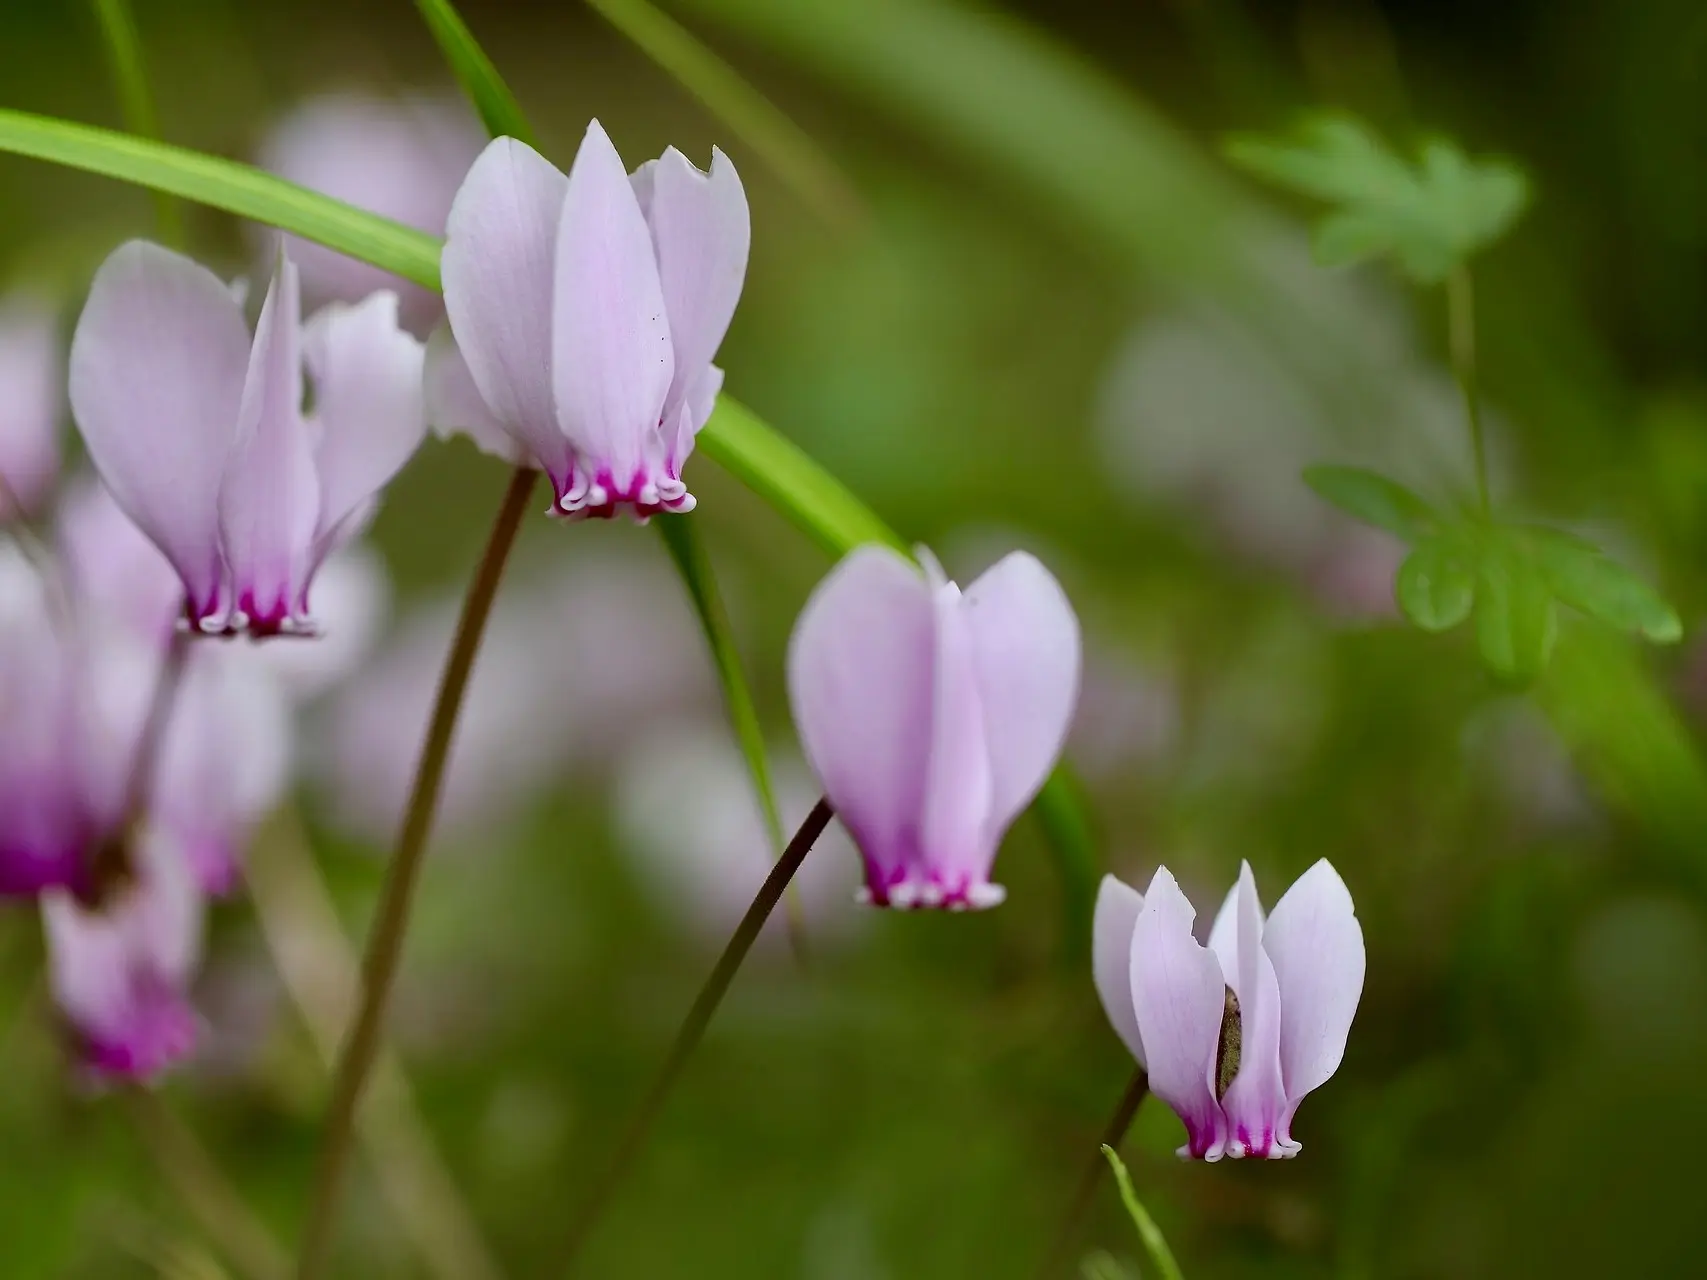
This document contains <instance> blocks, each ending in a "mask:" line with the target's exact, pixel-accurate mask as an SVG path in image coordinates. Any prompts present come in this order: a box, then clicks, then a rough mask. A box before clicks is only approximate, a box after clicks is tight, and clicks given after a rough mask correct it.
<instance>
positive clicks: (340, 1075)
mask: <svg viewBox="0 0 1707 1280" xmlns="http://www.w3.org/2000/svg"><path fill="white" fill-rule="evenodd" d="M537 474H538V473H537V472H535V471H533V470H532V469H531V468H529V467H518V468H516V472H515V474H514V475H513V476H511V477H510V486H509V488H508V489H507V490H506V491H505V493H504V501H503V504H502V505H501V506H500V507H499V508H498V516H497V519H496V520H495V521H494V522H493V524H492V532H491V534H490V535H489V536H488V538H487V540H486V550H485V552H484V553H483V554H482V556H481V559H480V565H479V568H477V569H476V570H475V573H474V580H473V581H472V582H470V583H469V586H468V595H467V596H466V597H465V598H464V599H463V602H462V615H461V617H460V618H458V620H457V625H456V636H455V638H454V639H453V640H452V641H451V648H450V654H449V656H448V657H447V658H446V659H445V669H444V674H443V675H442V676H441V677H440V679H439V692H438V699H437V701H436V702H435V703H434V704H433V715H432V720H431V721H430V722H429V724H428V726H427V737H426V741H425V742H423V743H422V745H421V759H420V763H419V765H418V766H417V767H416V770H415V785H414V789H413V790H412V791H411V792H410V795H409V803H408V807H407V808H406V809H405V810H404V814H403V825H402V829H401V830H400V831H399V833H398V836H397V849H396V852H395V853H394V854H393V855H392V859H391V868H390V871H389V873H388V874H387V876H386V878H385V885H384V887H383V888H382V889H381V891H380V898H379V908H378V912H377V915H376V917H375V919H374V923H373V928H372V930H371V932H370V933H369V934H368V945H367V951H366V953H365V954H364V955H363V957H362V1001H361V1007H360V1008H359V1009H358V1011H357V1013H356V1020H355V1023H354V1025H353V1026H352V1027H351V1029H350V1033H349V1038H348V1039H347V1040H346V1041H345V1043H344V1050H343V1053H342V1055H341V1056H340V1057H339V1059H338V1067H337V1070H336V1071H335V1072H334V1074H333V1077H332V1100H331V1102H330V1103H329V1104H328V1106H327V1112H326V1123H325V1129H324V1132H323V1134H322V1137H321V1146H320V1160H319V1164H318V1167H317V1169H316V1172H315V1179H314V1192H313V1200H312V1202H311V1204H310V1206H309V1212H308V1222H307V1226H306V1227H305V1228H304V1230H303V1235H302V1249H301V1254H300V1256H299V1258H298V1261H297V1276H298V1277H299V1280H314V1278H315V1277H317V1276H320V1275H322V1274H323V1273H324V1271H325V1268H326V1263H327V1259H328V1256H329V1255H330V1252H331V1246H332V1230H333V1226H334V1224H335V1221H336V1218H337V1207H338V1195H339V1191H340V1189H341V1187H342V1185H343V1180H344V1170H345V1166H346V1165H348V1163H349V1154H350V1142H351V1136H352V1134H353V1132H354V1128H355V1116H356V1109H357V1107H358V1106H359V1105H360V1104H361V1098H362V1090H363V1088H364V1087H365V1086H366V1084H367V1080H368V1076H369V1075H370V1073H371V1072H372V1070H373V1064H374V1059H375V1058H376V1057H377V1056H378V1053H379V1045H380V1031H381V1030H382V1028H383V1025H384V1022H385V1011H386V1006H387V1004H388V1002H389V999H390V996H391V987H392V983H393V981H394V980H395V978H396V976H397V962H398V960H399V958H400V957H401V956H402V953H403V938H404V934H405V933H406V931H407V929H408V924H409V908H410V905H411V903H412V902H413V900H414V894H415V885H416V882H417V881H418V880H419V879H420V872H421V855H422V853H423V852H424V851H425V849H426V844H427V835H428V833H429V832H430V831H431V830H432V825H433V816H434V813H435V811H436V810H437V808H438V798H439V786H440V784H441V783H442V782H443V781H444V773H445V764H446V761H447V760H448V758H449V756H450V746H451V739H452V737H453V736H454V735H455V732H456V721H457V715H458V713H459V712H460V711H461V709H462V697H463V693H464V692H465V691H466V689H467V687H468V677H469V674H470V673H471V672H472V671H473V669H474V658H475V655H476V654H477V653H478V652H479V650H480V637H481V633H482V632H483V631H484V630H485V628H486V618H487V616H488V615H489V614H490V613H491V611H492V601H493V599H494V598H495V597H496V596H497V594H498V583H499V580H500V579H501V578H502V577H503V574H504V563H505V561H506V560H508V559H509V555H510V548H511V546H513V545H514V543H515V540H516V533H517V531H518V530H519V529H520V527H521V521H522V516H523V514H524V513H525V512H526V510H527V506H528V502H529V495H530V494H531V493H532V492H533V486H534V479H535V477H536V475H537Z"/></svg>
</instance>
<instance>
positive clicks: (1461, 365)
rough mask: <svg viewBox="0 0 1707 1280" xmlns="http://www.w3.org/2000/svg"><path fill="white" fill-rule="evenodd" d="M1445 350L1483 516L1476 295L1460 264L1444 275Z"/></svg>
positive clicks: (1484, 458)
mask: <svg viewBox="0 0 1707 1280" xmlns="http://www.w3.org/2000/svg"><path fill="white" fill-rule="evenodd" d="M1446 333H1447V349H1448V351H1449V352H1450V353H1451V356H1452V376H1453V377H1454V378H1456V379H1457V381H1458V391H1459V394H1460V395H1462V396H1463V397H1464V421H1465V423H1466V424H1467V425H1468V426H1469V428H1470V449H1471V451H1472V453H1474V455H1475V459H1476V500H1477V502H1478V503H1479V504H1480V506H1481V510H1482V515H1483V517H1484V518H1485V517H1487V516H1488V515H1489V514H1490V513H1491V511H1492V504H1491V503H1490V501H1489V499H1488V450H1487V444H1486V442H1485V440H1484V439H1483V435H1482V400H1481V395H1480V393H1479V392H1478V391H1477V388H1476V294H1475V290H1474V289H1473V288H1472V287H1471V284H1470V268H1469V267H1466V266H1464V265H1463V264H1462V263H1460V264H1459V265H1458V266H1456V267H1454V268H1453V269H1452V273H1451V274H1450V275H1449V276H1447V277H1446Z"/></svg>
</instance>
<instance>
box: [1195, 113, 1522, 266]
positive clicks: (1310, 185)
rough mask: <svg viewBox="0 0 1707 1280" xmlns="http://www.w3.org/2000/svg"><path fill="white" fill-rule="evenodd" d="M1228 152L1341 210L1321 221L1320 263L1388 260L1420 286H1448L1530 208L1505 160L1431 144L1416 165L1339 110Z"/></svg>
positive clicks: (1237, 140) (1236, 144)
mask: <svg viewBox="0 0 1707 1280" xmlns="http://www.w3.org/2000/svg"><path fill="white" fill-rule="evenodd" d="M1226 153H1227V156H1228V158H1229V159H1230V160H1232V161H1233V163H1235V164H1237V165H1239V166H1240V167H1241V168H1244V169H1246V170H1249V171H1250V172H1251V173H1254V174H1256V175H1257V176H1258V177H1261V178H1264V179H1266V180H1267V181H1269V182H1272V183H1274V184H1275V185H1276V186H1279V187H1283V188H1285V189H1287V190H1289V191H1295V192H1298V193H1299V194H1301V195H1306V196H1311V197H1314V198H1315V199H1318V200H1323V201H1326V202H1327V203H1329V204H1331V205H1333V206H1335V207H1334V209H1333V210H1332V211H1331V212H1330V213H1328V214H1326V215H1324V216H1323V218H1322V219H1321V221H1320V222H1318V223H1317V225H1316V231H1315V249H1316V256H1317V258H1318V259H1319V260H1320V261H1321V262H1323V263H1324V264H1327V265H1330V266H1337V265H1341V264H1347V263H1353V262H1362V261H1364V260H1366V259H1369V258H1380V257H1385V258H1391V259H1392V260H1393V262H1394V263H1395V264H1396V265H1397V266H1398V267H1399V269H1400V270H1401V271H1403V272H1404V273H1405V274H1406V275H1407V276H1409V277H1410V278H1411V279H1413V280H1415V281H1417V282H1418V283H1419V284H1436V283H1439V282H1440V281H1442V280H1444V279H1445V278H1446V277H1447V276H1448V275H1449V274H1450V273H1451V272H1452V270H1453V268H1455V267H1457V266H1459V265H1460V264H1461V263H1463V262H1464V261H1465V260H1466V259H1467V258H1469V257H1470V256H1471V255H1472V254H1474V253H1475V252H1476V251H1477V250H1479V249H1482V248H1485V247H1486V246H1487V245H1489V244H1491V243H1493V242H1494V241H1495V240H1497V239H1498V238H1499V237H1500V236H1501V235H1503V234H1504V233H1505V232H1506V230H1507V229H1508V228H1510V226H1511V225H1512V224H1513V223H1514V222H1515V221H1517V218H1518V217H1519V215H1521V214H1522V212H1523V210H1524V208H1525V206H1527V204H1528V203H1529V183H1528V181H1527V180H1526V179H1525V178H1524V176H1523V173H1522V171H1521V170H1519V169H1518V168H1517V167H1516V166H1515V165H1512V164H1510V163H1509V162H1507V161H1504V160H1498V159H1482V160H1472V159H1471V158H1470V157H1468V156H1466V155H1465V154H1464V153H1463V152H1462V151H1461V150H1459V149H1458V147H1456V146H1455V145H1454V144H1453V143H1451V142H1449V141H1447V140H1446V139H1444V138H1429V139H1426V140H1425V141H1424V142H1423V143H1422V145H1421V147H1420V148H1419V150H1418V153H1417V158H1416V160H1415V161H1414V162H1413V161H1411V160H1408V159H1406V158H1405V157H1404V156H1403V155H1401V154H1400V153H1398V152H1397V151H1395V150H1393V149H1392V148H1391V147H1389V146H1388V145H1387V143H1386V142H1385V141H1383V140H1382V139H1381V138H1380V137H1379V136H1378V135H1377V134H1376V133H1375V132H1374V131H1373V130H1372V129H1370V128H1369V126H1368V125H1366V124H1364V123H1363V122H1362V121H1360V120H1357V119H1355V118H1354V117H1352V116H1348V115H1343V114H1338V113H1324V114H1320V115H1315V116H1311V117H1309V118H1307V119H1306V120H1304V121H1303V122H1302V123H1301V124H1300V125H1299V126H1298V128H1297V129H1296V131H1295V132H1294V133H1293V135H1292V136H1291V137H1288V138H1284V139H1271V138H1261V137H1254V136H1250V135H1241V136H1238V137H1234V138H1232V139H1231V140H1229V142H1228V143H1227V147H1226Z"/></svg>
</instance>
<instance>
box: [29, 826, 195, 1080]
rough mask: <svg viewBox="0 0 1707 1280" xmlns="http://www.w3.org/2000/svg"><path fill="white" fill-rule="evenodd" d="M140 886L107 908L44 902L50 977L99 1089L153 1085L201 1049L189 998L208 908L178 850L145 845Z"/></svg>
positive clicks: (62, 897) (47, 896)
mask: <svg viewBox="0 0 1707 1280" xmlns="http://www.w3.org/2000/svg"><path fill="white" fill-rule="evenodd" d="M137 854H138V857H137V860H136V865H135V867H134V868H133V876H132V878H131V879H130V880H129V881H128V882H127V883H126V884H125V885H124V886H123V887H122V888H121V889H120V890H119V891H118V892H116V893H115V894H113V895H112V896H111V897H110V898H109V899H108V901H106V902H105V903H103V904H102V905H100V906H99V907H86V906H84V905H83V904H81V903H79V902H78V901H77V899H76V898H75V897H74V896H73V895H72V894H70V893H69V892H67V891H65V890H63V889H56V890H52V891H50V892H48V893H44V894H43V895H42V900H41V911H42V924H43V927H44V929H45V931H46V934H47V950H48V979H49V985H50V986H51V988H52V991H53V997H54V1000H55V1001H56V1002H57V1003H58V1005H59V1008H60V1011H61V1013H62V1014H63V1015H64V1016H65V1018H66V1021H67V1023H68V1024H69V1027H70V1030H71V1032H72V1033H73V1037H74V1042H75V1045H76V1049H77V1055H78V1058H79V1060H80V1062H81V1063H82V1065H83V1067H84V1068H85V1069H86V1070H87V1071H88V1072H89V1073H90V1076H91V1079H92V1080H93V1082H95V1083H118V1082H123V1081H127V1080H149V1079H152V1078H153V1077H155V1076H157V1075H159V1074H160V1073H161V1072H162V1071H164V1070H166V1069H167V1068H169V1067H172V1066H174V1065H176V1064H177V1063H179V1062H181V1061H182V1060H183V1059H184V1058H185V1057H187V1056H188V1055H189V1054H190V1053H191V1051H192V1050H193V1049H194V1048H195V1043H196V1037H197V1030H198V1020H197V1017H196V1014H195V1011H194V1009H192V1008H191V1006H190V1002H189V998H188V996H187V994H186V991H187V988H188V984H189V981H190V979H191V977H192V976H193V974H194V972H195V969H196V965H197V963H198V961H199V959H200V956H201V941H202V918H203V900H202V895H201V891H200V889H199V888H198V887H197V884H196V881H195V877H194V876H193V875H192V874H191V873H190V868H189V866H188V865H187V864H186V863H185V862H184V860H183V858H182V856H181V855H180V854H179V852H178V850H177V848H176V846H175V845H174V844H173V843H172V842H171V841H169V840H165V839H162V838H160V837H159V836H158V835H149V836H146V837H144V838H143V839H141V840H139V841H138V842H137Z"/></svg>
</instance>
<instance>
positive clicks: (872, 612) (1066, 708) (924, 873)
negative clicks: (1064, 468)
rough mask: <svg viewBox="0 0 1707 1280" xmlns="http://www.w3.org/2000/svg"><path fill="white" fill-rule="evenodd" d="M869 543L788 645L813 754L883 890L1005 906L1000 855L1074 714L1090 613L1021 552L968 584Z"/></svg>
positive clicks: (908, 897) (877, 895) (831, 580)
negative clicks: (1077, 609)
mask: <svg viewBox="0 0 1707 1280" xmlns="http://www.w3.org/2000/svg"><path fill="white" fill-rule="evenodd" d="M922 554H923V555H924V558H925V561H926V565H925V569H924V570H923V571H922V572H921V571H920V570H919V569H917V568H915V567H914V566H913V565H911V564H909V563H908V562H907V561H906V560H904V559H903V558H902V557H901V556H900V555H899V554H897V553H896V552H894V551H891V550H889V549H888V548H886V547H877V546H866V547H860V548H858V549H857V550H855V551H853V552H852V553H850V554H849V555H848V556H847V558H846V559H844V560H843V561H842V562H841V564H839V565H837V566H836V568H835V569H834V570H833V571H832V572H831V573H830V575H829V576H828V577H827V578H825V579H824V581H823V582H821V583H820V584H819V585H818V587H817V589H816V590H815V591H814V592H813V593H812V597H811V599H810V600H808V601H807V603H806V607H805V609H803V610H802V611H801V614H800V619H799V621H798V622H796V623H795V627H794V636H793V639H792V640H791V642H790V645H789V655H788V682H789V695H790V700H791V702H792V704H793V708H794V720H795V725H796V727H797V729H798V730H799V733H800V741H801V744H802V746H803V747H804V748H805V751H806V758H807V759H808V760H809V761H810V762H811V764H812V767H813V770H814V771H815V772H816V773H817V775H818V778H819V780H820V781H821V782H822V783H823V786H824V793H825V795H826V796H827V797H828V798H829V800H830V803H831V804H832V805H834V806H835V809H836V812H837V814H838V815H839V816H840V817H841V819H842V822H843V824H844V825H845V826H846V827H847V829H848V830H849V832H851V833H852V835H853V838H854V841H855V843H856V844H858V845H859V848H860V852H861V853H862V854H863V855H864V858H865V872H866V886H867V892H868V894H869V896H870V899H871V901H872V902H873V903H875V904H877V905H879V906H896V907H915V906H917V907H950V908H965V907H974V908H977V907H990V906H994V905H995V904H997V903H998V902H1000V901H1001V900H1002V897H1003V890H1002V888H1001V887H1000V886H999V885H993V884H991V883H990V880H989V875H990V868H991V864H992V863H993V862H994V860H995V856H996V849H997V846H998V845H999V844H1000V842H1001V839H1002V836H1003V834H1004V833H1005V832H1006V831H1007V829H1008V826H1009V825H1010V824H1011V823H1012V822H1013V820H1014V819H1015V818H1016V817H1017V816H1019V812H1020V810H1021V809H1023V808H1024V807H1025V806H1026V804H1027V803H1029V802H1030V800H1031V798H1032V796H1034V795H1036V794H1037V790H1038V788H1039V787H1041V786H1042V785H1043V781H1044V779H1045V778H1047V777H1048V775H1049V771H1050V769H1051V768H1052V767H1053V766H1054V763H1055V760H1056V758H1057V757H1058V756H1059V755H1060V753H1061V747H1062V744H1063V742H1064V741H1065V739H1066V736H1067V730H1068V727H1069V725H1070V723H1071V721H1072V717H1073V709H1074V704H1075V702H1076V699H1077V694H1078V681H1079V624H1078V619H1077V618H1076V617H1075V616H1074V614H1073V608H1072V606H1071V605H1070V604H1069V603H1068V602H1067V597H1066V595H1065V594H1064V593H1063V592H1062V590H1061V587H1060V584H1058V583H1057V582H1056V581H1055V579H1054V578H1053V577H1051V576H1050V574H1049V571H1048V570H1047V569H1045V568H1044V567H1043V565H1042V564H1041V563H1039V562H1038V561H1037V560H1036V559H1035V558H1033V557H1032V556H1030V555H1027V554H1025V553H1024V552H1015V553H1014V554H1012V555H1010V556H1008V557H1007V558H1006V559H1004V560H1002V561H1000V562H999V563H997V564H996V565H995V567H993V568H992V569H990V570H989V571H988V572H986V573H985V574H984V575H983V576H982V577H980V578H979V579H978V580H977V581H976V582H974V583H973V584H972V585H971V586H970V587H969V588H967V591H966V594H965V595H964V596H963V595H962V594H961V592H960V588H959V587H957V586H955V585H954V584H953V583H952V582H949V581H947V580H946V579H945V578H944V577H943V573H942V570H941V568H940V567H939V566H938V565H937V564H936V562H935V560H934V559H931V558H930V557H929V554H928V553H922Z"/></svg>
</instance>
